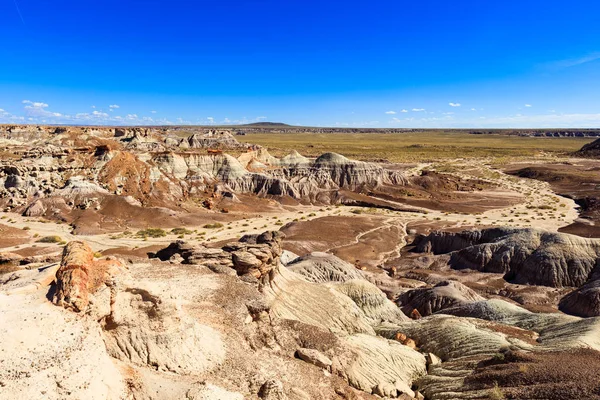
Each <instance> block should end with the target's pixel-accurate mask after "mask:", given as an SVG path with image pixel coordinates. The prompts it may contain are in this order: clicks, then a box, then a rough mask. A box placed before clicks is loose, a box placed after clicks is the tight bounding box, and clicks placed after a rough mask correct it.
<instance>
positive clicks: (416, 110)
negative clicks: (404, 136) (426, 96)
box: [412, 108, 425, 112]
mask: <svg viewBox="0 0 600 400" xmlns="http://www.w3.org/2000/svg"><path fill="white" fill-rule="evenodd" d="M412 110H413V111H415V112H419V111H425V109H424V108H413V109H412Z"/></svg>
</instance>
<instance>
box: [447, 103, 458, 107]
mask: <svg viewBox="0 0 600 400" xmlns="http://www.w3.org/2000/svg"><path fill="white" fill-rule="evenodd" d="M448 105H449V106H450V107H460V103H448Z"/></svg>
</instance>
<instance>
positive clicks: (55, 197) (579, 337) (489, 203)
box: [0, 126, 600, 400]
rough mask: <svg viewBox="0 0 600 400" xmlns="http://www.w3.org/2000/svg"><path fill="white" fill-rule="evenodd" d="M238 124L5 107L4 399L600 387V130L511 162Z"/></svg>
mask: <svg viewBox="0 0 600 400" xmlns="http://www.w3.org/2000/svg"><path fill="white" fill-rule="evenodd" d="M239 137H244V139H246V138H247V139H249V140H251V136H250V135H249V136H241V135H240V136H237V137H236V136H235V134H234V133H233V132H231V131H227V130H219V129H216V130H209V129H203V128H96V127H43V126H40V127H36V126H2V127H0V151H1V152H2V157H1V158H0V162H1V165H0V205H1V207H2V213H1V216H0V218H1V219H0V229H1V230H2V237H0V246H1V247H2V249H1V253H0V334H1V337H2V341H1V343H0V398H1V399H198V400H199V399H224V400H226V399H271V400H276V399H277V400H281V399H290V400H294V399H298V400H304V399H377V398H400V399H503V398H511V399H566V398H578V399H599V398H600V382H599V381H598V376H599V374H600V239H597V237H599V236H600V235H597V231H596V230H595V229H596V221H597V214H596V210H597V208H595V207H596V206H597V205H598V204H599V203H598V201H597V199H598V197H597V196H598V187H599V185H600V182H598V183H595V182H597V174H598V170H600V162H598V160H597V152H595V151H596V150H594V149H597V145H596V147H594V146H593V145H589V146H587V147H586V148H584V149H583V150H582V151H581V152H580V153H577V154H571V155H565V159H561V160H551V162H548V163H535V162H528V163H516V162H515V163H512V164H510V163H509V164H506V165H504V166H503V168H502V170H500V169H498V168H493V167H492V164H490V163H489V162H487V161H486V160H469V159H461V160H455V161H454V162H453V163H452V168H449V167H448V165H441V164H438V163H435V162H431V163H419V164H411V165H401V164H391V163H384V162H382V163H370V162H362V161H356V160H350V159H348V158H346V157H344V156H342V155H340V154H335V153H325V154H323V155H321V156H319V157H316V158H307V157H304V156H303V155H301V154H299V153H297V152H294V151H292V152H291V153H290V154H289V155H287V156H284V157H281V158H276V157H273V156H271V155H270V154H269V152H268V150H267V149H265V148H262V147H259V146H256V145H252V144H245V143H241V142H240V141H238V140H237V138H239ZM540 140H543V139H540ZM574 176H576V177H577V179H579V180H578V181H575V182H578V183H579V184H573V182H574V181H573V180H570V178H569V177H574ZM557 177H558V178H557ZM594 179H596V180H594ZM582 188H583V189H582Z"/></svg>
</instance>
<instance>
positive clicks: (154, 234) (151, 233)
mask: <svg viewBox="0 0 600 400" xmlns="http://www.w3.org/2000/svg"><path fill="white" fill-rule="evenodd" d="M136 236H138V237H142V238H144V239H146V238H148V237H151V238H159V237H164V236H167V232H165V230H164V229H161V228H148V229H144V230H142V231H138V232H137V233H136Z"/></svg>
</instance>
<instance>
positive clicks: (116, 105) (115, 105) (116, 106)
mask: <svg viewBox="0 0 600 400" xmlns="http://www.w3.org/2000/svg"><path fill="white" fill-rule="evenodd" d="M108 108H110V109H115V108H121V106H119V105H118V104H111V105H110V106H108Z"/></svg>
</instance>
